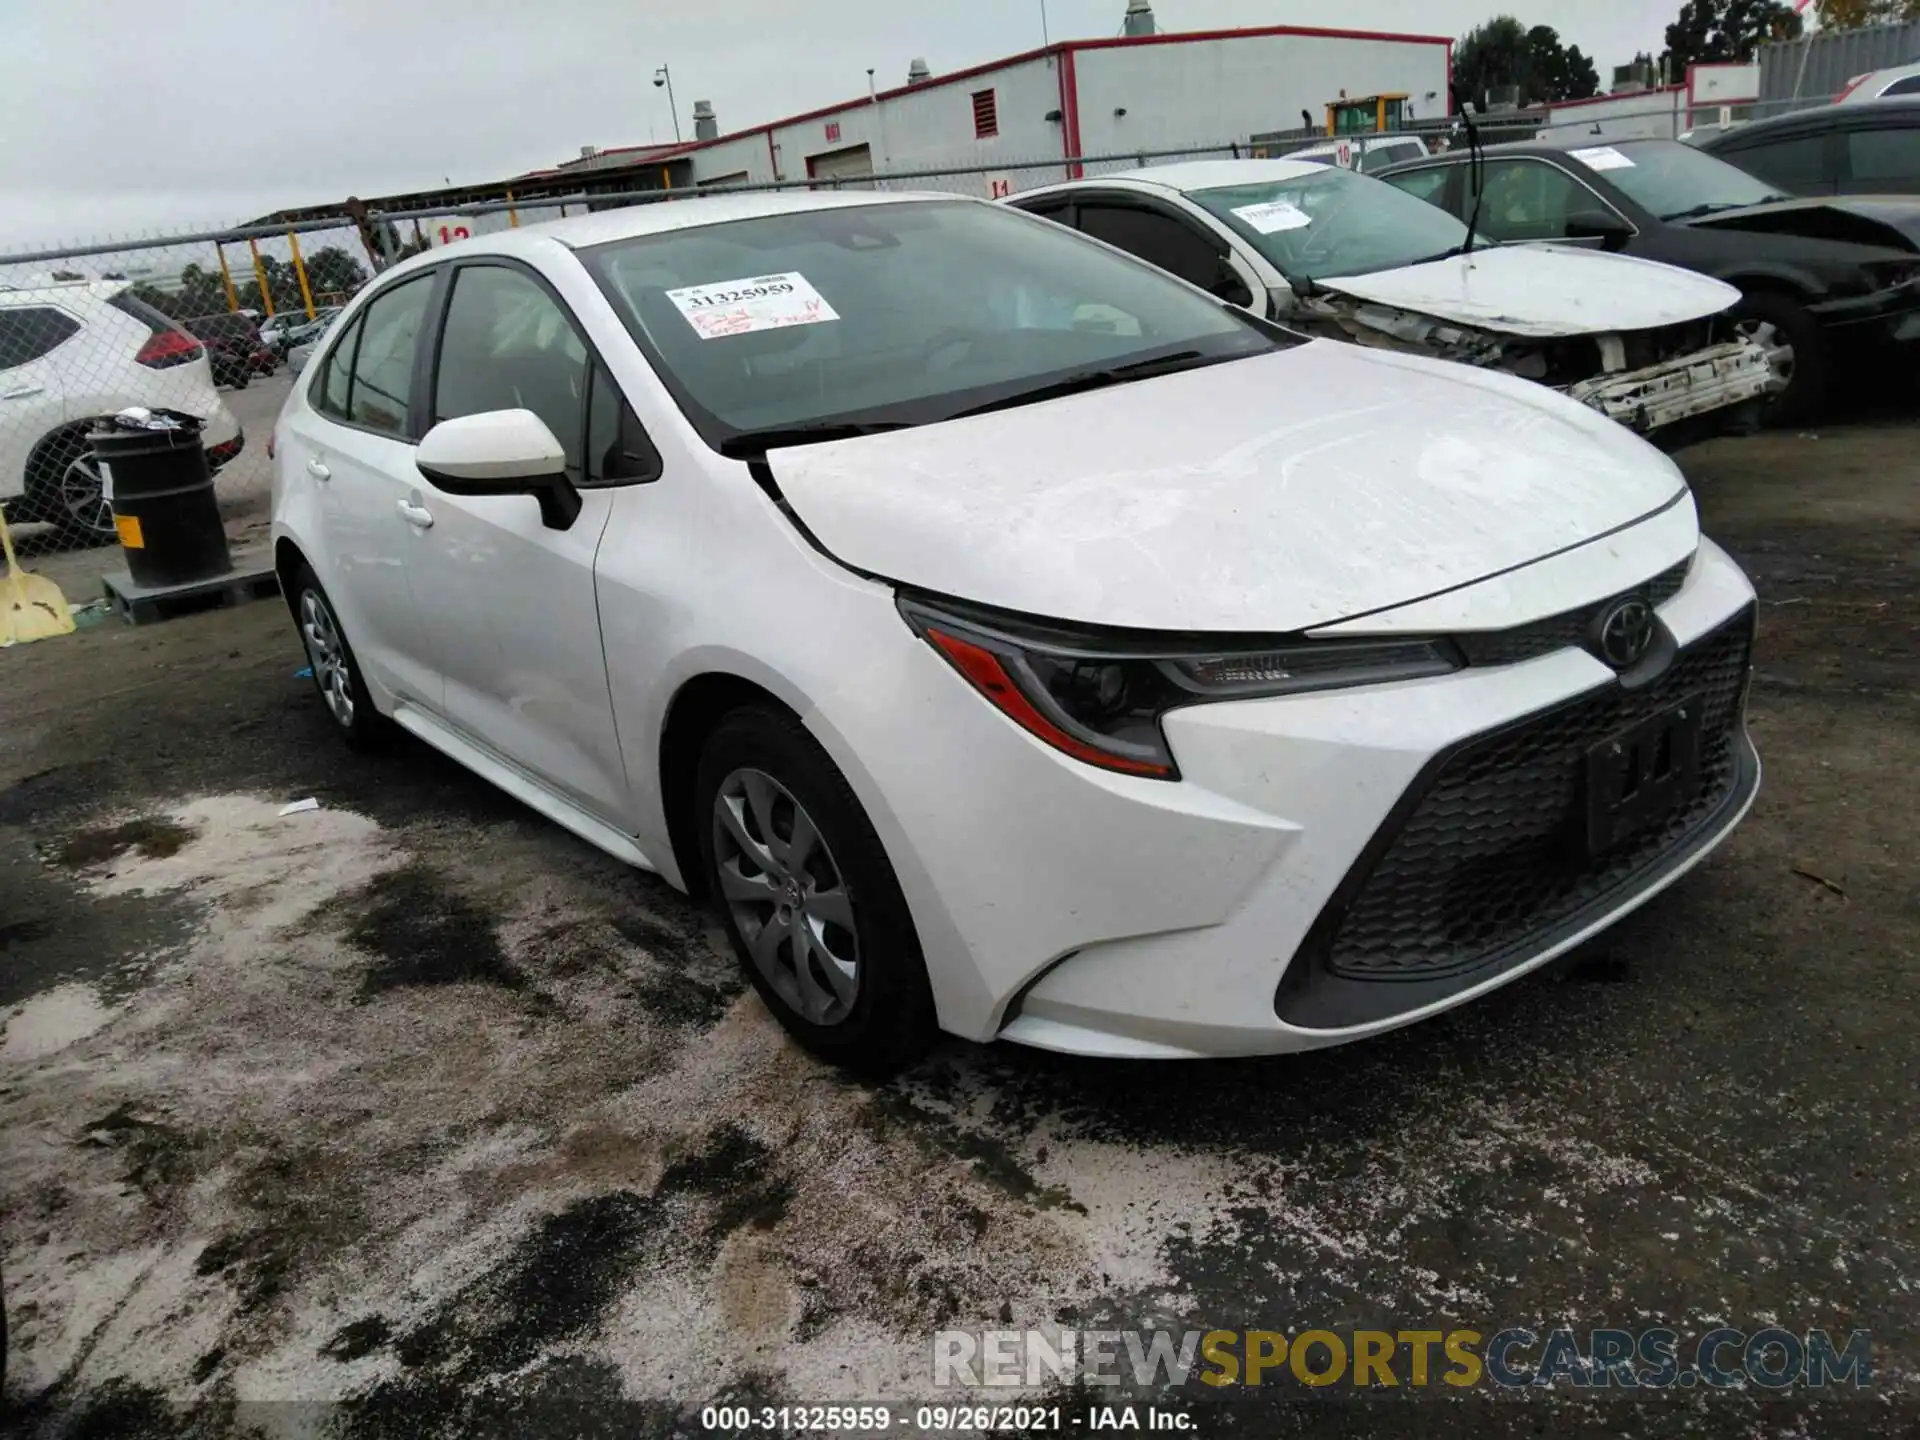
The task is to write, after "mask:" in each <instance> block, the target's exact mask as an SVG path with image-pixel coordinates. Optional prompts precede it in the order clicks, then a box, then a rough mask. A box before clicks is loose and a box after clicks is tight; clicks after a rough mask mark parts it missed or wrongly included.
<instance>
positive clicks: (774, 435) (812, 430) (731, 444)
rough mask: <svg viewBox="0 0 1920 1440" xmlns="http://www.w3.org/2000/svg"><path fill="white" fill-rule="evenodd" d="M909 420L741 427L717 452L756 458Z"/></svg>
mask: <svg viewBox="0 0 1920 1440" xmlns="http://www.w3.org/2000/svg"><path fill="white" fill-rule="evenodd" d="M913 423H914V422H913V421H911V420H857V421H856V420H816V421H814V422H812V423H811V424H807V425H785V426H776V427H774V428H773V429H769V430H743V431H741V432H740V434H738V435H729V436H728V437H727V438H726V439H724V440H722V441H721V442H720V453H721V454H722V455H724V456H726V457H727V458H728V459H729V460H758V459H759V458H760V457H761V456H763V455H765V454H766V453H767V451H769V450H778V449H780V448H781V447H783V446H787V445H822V444H825V443H826V442H827V441H829V440H853V439H857V438H858V437H860V436H862V435H878V434H879V433H880V432H881V431H883V430H905V429H908V428H910V427H911V426H912V424H913Z"/></svg>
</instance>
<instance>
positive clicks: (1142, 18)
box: [1122, 0, 1160, 35]
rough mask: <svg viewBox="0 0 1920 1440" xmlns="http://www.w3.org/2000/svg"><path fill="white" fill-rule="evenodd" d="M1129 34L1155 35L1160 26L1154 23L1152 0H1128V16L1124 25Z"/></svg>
mask: <svg viewBox="0 0 1920 1440" xmlns="http://www.w3.org/2000/svg"><path fill="white" fill-rule="evenodd" d="M1122 28H1123V29H1124V30H1125V32H1126V33H1127V34H1129V35H1153V34H1156V33H1158V31H1159V28H1160V27H1159V26H1157V25H1155V24H1154V23H1153V5H1152V3H1151V0H1127V18H1126V21H1125V23H1124V25H1123V26H1122Z"/></svg>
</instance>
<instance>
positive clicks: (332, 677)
mask: <svg viewBox="0 0 1920 1440" xmlns="http://www.w3.org/2000/svg"><path fill="white" fill-rule="evenodd" d="M292 581H293V583H292V585H291V586H290V587H289V589H288V592H287V603H288V605H289V606H290V607H291V608H292V610H293V623H294V624H295V625H296V626H297V627H298V628H299V631H300V643H301V644H302V645H303V646H305V647H306V652H307V664H308V666H309V668H310V669H311V671H312V674H313V685H314V688H315V689H316V690H318V691H319V692H320V699H321V702H322V703H323V704H324V705H325V706H326V708H327V714H328V716H329V717H330V718H331V719H332V720H333V723H334V725H335V726H337V727H338V729H339V731H340V734H341V735H342V737H344V738H345V740H346V742H347V743H348V744H349V745H352V746H354V747H355V748H356V749H362V750H371V749H375V748H378V747H379V746H380V745H381V744H383V743H384V742H385V741H386V740H387V738H388V736H389V735H390V734H391V733H392V732H391V726H392V723H393V722H392V721H390V720H388V719H387V718H386V716H384V715H382V714H381V713H380V712H379V711H378V710H376V709H374V705H373V696H372V695H371V694H369V693H368V691H367V682H366V680H365V678H364V677H363V676H362V675H361V673H360V662H359V661H358V660H357V659H355V658H354V654H353V647H352V646H351V645H349V644H348V643H347V635H346V631H345V630H343V629H342V628H341V626H340V621H339V618H338V617H337V616H336V615H335V614H334V610H333V602H332V601H331V600H329V599H328V598H327V592H326V591H325V590H324V589H322V588H321V585H320V581H319V578H318V577H317V576H315V574H314V573H313V569H312V567H311V566H308V565H306V564H305V563H302V564H300V565H299V566H297V567H296V568H295V570H294V572H293V575H292Z"/></svg>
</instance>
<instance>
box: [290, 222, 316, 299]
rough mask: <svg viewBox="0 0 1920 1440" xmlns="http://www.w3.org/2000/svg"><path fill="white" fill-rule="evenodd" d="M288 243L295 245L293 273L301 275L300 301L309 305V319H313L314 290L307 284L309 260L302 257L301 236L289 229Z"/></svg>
mask: <svg viewBox="0 0 1920 1440" xmlns="http://www.w3.org/2000/svg"><path fill="white" fill-rule="evenodd" d="M287 244H289V245H291V246H292V247H293V273H294V274H295V275H297V276H299V277H300V302H301V304H303V305H305V306H306V307H307V319H309V320H311V319H313V290H312V288H311V287H310V286H309V285H308V284H307V262H306V261H304V260H302V259H301V258H300V237H299V236H298V235H296V234H294V233H293V231H291V230H289V231H287Z"/></svg>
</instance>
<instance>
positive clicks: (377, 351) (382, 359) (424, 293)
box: [347, 275, 433, 436]
mask: <svg viewBox="0 0 1920 1440" xmlns="http://www.w3.org/2000/svg"><path fill="white" fill-rule="evenodd" d="M432 298H433V277H432V276H431V275H423V276H421V277H420V278H419V279H417V280H409V281H407V282H405V283H404V284H401V285H396V286H395V287H394V288H393V289H391V290H389V291H387V292H386V293H385V294H383V295H380V296H378V297H376V298H375V299H374V301H373V303H372V304H371V305H369V306H367V308H366V313H365V317H364V318H363V319H362V320H361V322H360V343H359V344H358V345H357V346H356V347H355V349H354V357H353V383H352V385H351V387H350V388H349V390H348V392H347V418H348V419H349V420H351V421H352V422H353V423H354V424H355V425H364V426H365V427H366V428H367V429H369V430H378V431H380V432H382V433H383V434H387V435H396V436H405V435H406V433H407V397H408V394H409V392H410V391H411V390H412V388H413V357H414V353H415V351H416V350H417V349H418V348H419V343H420V329H421V326H422V325H423V324H424V323H425V321H426V317H427V302H428V301H429V300H431V299H432Z"/></svg>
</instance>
